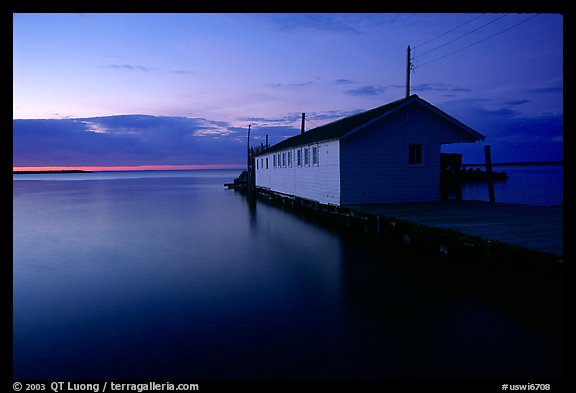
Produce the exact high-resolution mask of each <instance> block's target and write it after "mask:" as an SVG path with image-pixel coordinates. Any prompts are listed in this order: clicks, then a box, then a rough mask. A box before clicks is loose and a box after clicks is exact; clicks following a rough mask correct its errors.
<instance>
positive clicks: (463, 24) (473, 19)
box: [414, 14, 485, 48]
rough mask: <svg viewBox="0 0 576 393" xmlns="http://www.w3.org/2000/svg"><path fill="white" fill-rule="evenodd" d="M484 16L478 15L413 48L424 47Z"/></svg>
mask: <svg viewBox="0 0 576 393" xmlns="http://www.w3.org/2000/svg"><path fill="white" fill-rule="evenodd" d="M484 15H485V14H480V15H478V16H476V17H474V18H472V19H470V20H469V21H467V22H464V23H462V24H461V25H458V26H456V27H455V28H453V29H450V30H448V31H447V32H445V33H443V34H440V35H439V36H437V37H434V38H432V39H431V40H428V41H426V42H423V43H421V44H419V45H416V46H414V48H419V47H421V46H424V45H426V44H429V43H430V42H432V41H435V40H437V39H438V38H441V37H444V36H445V35H446V34H449V33H452V32H453V31H454V30H457V29H459V28H461V27H462V26H466V25H467V24H468V23H472V22H474V21H475V20H476V19H479V18H481V17H483V16H484Z"/></svg>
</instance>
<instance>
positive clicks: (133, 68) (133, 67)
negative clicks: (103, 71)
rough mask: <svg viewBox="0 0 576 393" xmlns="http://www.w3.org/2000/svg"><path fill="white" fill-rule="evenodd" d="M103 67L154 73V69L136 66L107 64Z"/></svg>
mask: <svg viewBox="0 0 576 393" xmlns="http://www.w3.org/2000/svg"><path fill="white" fill-rule="evenodd" d="M105 67H107V68H112V69H114V70H127V71H144V72H150V71H156V69H154V68H150V67H144V66H141V65H136V64H108V65H106V66H105Z"/></svg>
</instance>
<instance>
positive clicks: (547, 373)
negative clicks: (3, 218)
mask: <svg viewBox="0 0 576 393" xmlns="http://www.w3.org/2000/svg"><path fill="white" fill-rule="evenodd" d="M238 172H239V171H229V170H226V171H177V172H164V173H161V172H123V173H94V174H72V175H71V174H66V175H38V176H34V175H19V176H14V179H15V180H14V182H13V187H14V190H13V203H14V210H13V215H14V217H13V218H14V220H13V230H14V237H13V246H14V251H13V252H14V257H13V267H14V275H13V282H14V287H13V288H14V290H13V293H14V323H13V326H14V355H13V360H14V378H15V379H51V380H65V379H102V380H111V379H142V380H153V379H154V378H157V379H160V378H162V379H167V380H175V379H178V378H184V379H195V380H202V379H252V380H254V379H382V380H383V379H467V378H470V379H495V378H500V379H501V378H508V379H513V378H520V379H526V378H531V381H536V382H537V381H539V380H540V381H541V380H543V379H556V378H561V377H562V372H561V370H562V348H561V340H559V339H558V338H557V337H553V336H551V335H550V334H548V333H547V332H546V331H544V330H541V329H538V328H536V327H534V326H533V325H531V324H529V323H527V322H526V321H524V320H522V319H519V318H516V317H515V316H514V314H511V313H508V312H506V310H503V309H501V308H499V307H496V306H493V305H491V304H490V303H489V302H487V301H485V300H483V299H482V297H478V296H473V295H466V294H462V293H460V294H459V293H458V292H454V291H449V290H445V289H444V288H442V287H441V286H438V285H435V283H434V282H432V281H430V280H428V279H427V278H426V277H424V275H418V274H414V273H413V272H411V271H407V270H406V269H403V268H402V262H403V261H398V260H392V259H391V258H389V257H387V256H386V253H383V252H381V251H382V250H380V251H378V250H376V249H373V247H372V246H371V243H369V242H367V241H362V240H360V239H358V238H355V237H350V236H344V235H343V234H342V233H339V232H338V231H335V230H333V229H331V228H328V227H324V226H320V225H317V224H314V223H313V222H310V221H309V220H305V219H303V218H300V217H298V216H296V215H295V214H292V213H289V212H286V211H283V210H281V209H279V208H275V207H272V206H268V205H266V204H262V203H258V204H257V205H256V207H255V209H250V208H249V205H248V204H247V203H246V200H245V199H244V197H243V196H242V195H240V194H239V193H236V192H234V191H232V190H226V189H225V188H224V187H223V183H225V182H230V181H231V180H232V179H233V178H234V177H236V176H237V175H238ZM39 179H40V180H39ZM554 203H555V202H554Z"/></svg>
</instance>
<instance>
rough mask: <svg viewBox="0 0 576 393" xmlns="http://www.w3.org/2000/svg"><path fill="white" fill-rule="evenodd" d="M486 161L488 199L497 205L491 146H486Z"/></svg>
mask: <svg viewBox="0 0 576 393" xmlns="http://www.w3.org/2000/svg"><path fill="white" fill-rule="evenodd" d="M484 160H485V161H486V180H487V181H488V198H489V200H490V203H495V202H496V198H495V197H494V177H493V176H492V154H491V152H490V145H485V146H484Z"/></svg>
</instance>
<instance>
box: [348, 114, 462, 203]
mask: <svg viewBox="0 0 576 393" xmlns="http://www.w3.org/2000/svg"><path fill="white" fill-rule="evenodd" d="M466 139H467V136H466V135H464V132H462V131H461V130H460V129H459V128H458V127H457V126H455V125H454V124H453V123H451V122H449V121H446V120H445V119H444V118H442V117H441V116H437V115H436V114H434V113H432V112H430V111H429V110H426V109H425V108H423V107H422V106H420V105H410V106H409V107H407V108H404V109H403V110H401V111H398V112H396V113H394V114H391V115H389V116H387V117H386V118H384V119H381V120H379V121H376V122H374V123H371V124H369V125H367V126H366V127H365V128H364V129H362V130H359V131H357V132H355V133H353V134H351V135H350V136H348V137H345V138H342V139H341V141H340V167H341V169H340V170H341V180H340V186H341V193H340V200H341V204H342V205H357V204H372V203H390V202H426V201H438V200H440V198H441V194H440V150H441V145H442V144H443V143H452V142H463V141H466ZM418 146H419V147H418ZM418 154H420V157H419V158H418V157H415V155H418ZM411 156H412V157H411Z"/></svg>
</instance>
